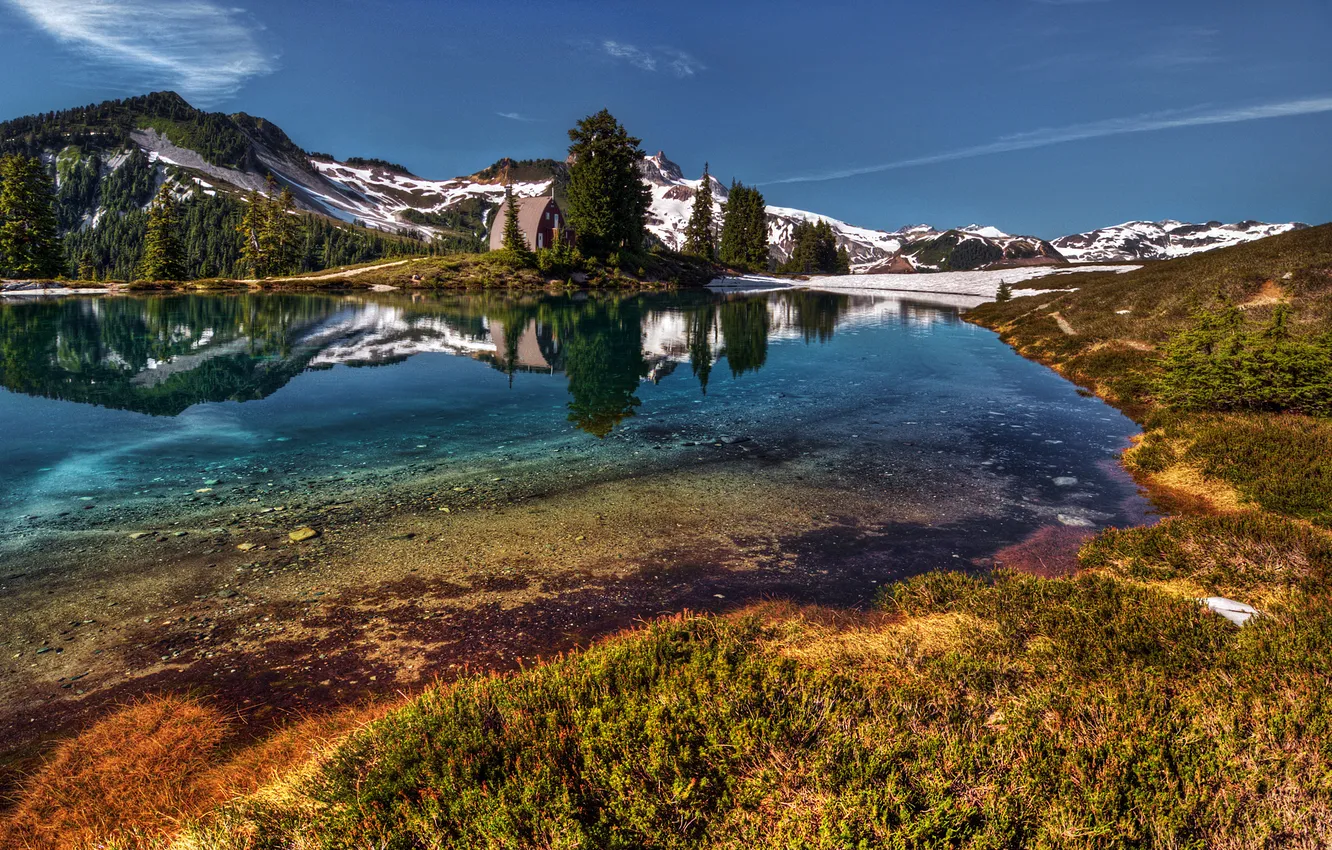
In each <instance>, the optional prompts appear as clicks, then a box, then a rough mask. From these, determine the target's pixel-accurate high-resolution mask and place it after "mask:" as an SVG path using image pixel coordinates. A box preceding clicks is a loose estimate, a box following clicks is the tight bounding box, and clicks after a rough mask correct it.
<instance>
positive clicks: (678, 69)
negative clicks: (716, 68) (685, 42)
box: [662, 48, 707, 77]
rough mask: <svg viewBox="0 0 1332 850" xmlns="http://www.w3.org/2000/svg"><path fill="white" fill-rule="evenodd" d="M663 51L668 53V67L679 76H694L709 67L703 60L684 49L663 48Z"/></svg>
mask: <svg viewBox="0 0 1332 850" xmlns="http://www.w3.org/2000/svg"><path fill="white" fill-rule="evenodd" d="M662 53H664V54H666V57H667V59H666V67H667V68H669V69H670V71H671V73H672V74H674V75H675V76H677V77H692V76H694V75H695V74H697V73H698V72H699V71H706V70H707V68H706V67H705V66H704V65H703V63H702V62H700V61H698V60H697V59H695V58H694V57H693V56H690V55H689V54H688V53H685V52H684V51H683V50H673V49H671V48H663V49H662Z"/></svg>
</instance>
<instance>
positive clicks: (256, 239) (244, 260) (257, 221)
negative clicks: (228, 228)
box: [236, 191, 269, 278]
mask: <svg viewBox="0 0 1332 850" xmlns="http://www.w3.org/2000/svg"><path fill="white" fill-rule="evenodd" d="M265 206H266V204H265V201H264V197H263V196H262V195H260V194H259V193H258V192H253V191H252V192H250V197H249V203H248V204H247V205H246V208H245V215H244V216H243V217H242V219H241V223H240V226H239V227H238V228H236V229H237V231H238V232H239V233H240V238H241V266H242V267H243V268H244V269H245V270H246V271H247V272H249V273H250V274H251V275H253V276H254V277H256V278H264V277H267V276H268V267H269V254H268V249H267V242H266V240H265V239H264V238H263V233H264V225H265V222H266V219H267V215H266V210H265Z"/></svg>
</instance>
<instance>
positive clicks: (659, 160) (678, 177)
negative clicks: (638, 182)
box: [640, 151, 685, 186]
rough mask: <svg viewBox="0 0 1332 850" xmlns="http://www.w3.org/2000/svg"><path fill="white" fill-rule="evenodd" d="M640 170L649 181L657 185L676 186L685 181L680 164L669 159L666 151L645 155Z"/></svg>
mask: <svg viewBox="0 0 1332 850" xmlns="http://www.w3.org/2000/svg"><path fill="white" fill-rule="evenodd" d="M640 170H641V171H642V173H643V177H644V178H646V179H647V181H648V182H649V183H652V184H654V185H657V186H674V185H677V184H679V183H683V182H684V179H685V178H684V172H683V171H682V170H681V169H680V166H678V165H676V164H675V163H674V162H671V161H670V160H669V159H667V158H666V153H665V151H657V153H656V154H655V155H653V156H648V157H644V158H643V161H642V164H641V166H640Z"/></svg>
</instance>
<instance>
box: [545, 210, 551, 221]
mask: <svg viewBox="0 0 1332 850" xmlns="http://www.w3.org/2000/svg"><path fill="white" fill-rule="evenodd" d="M546 221H550V212H549V211H547V212H546Z"/></svg>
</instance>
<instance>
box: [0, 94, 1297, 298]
mask: <svg viewBox="0 0 1332 850" xmlns="http://www.w3.org/2000/svg"><path fill="white" fill-rule="evenodd" d="M132 148H138V149H139V150H141V151H143V152H144V153H145V154H147V155H148V157H149V160H150V163H151V165H152V168H153V171H154V181H155V184H156V185H158V186H160V185H161V184H162V183H164V182H167V181H168V180H173V181H175V183H176V184H177V185H178V186H179V187H180V189H179V192H178V194H180V195H181V196H182V198H184V197H186V196H188V193H189V192H190V191H193V192H195V193H198V192H200V191H201V192H202V193H203V194H206V195H210V196H216V195H217V194H218V193H219V192H222V193H225V194H232V195H236V196H243V195H246V194H248V193H250V192H254V191H258V192H263V191H264V189H265V183H266V177H267V175H268V174H270V173H271V174H272V175H274V176H275V177H276V178H277V180H278V182H279V183H280V184H281V185H283V186H285V187H287V188H290V189H291V191H292V193H293V195H294V197H295V200H296V203H297V205H298V206H299V207H301V208H302V209H305V210H307V211H310V212H314V213H317V214H320V215H323V216H327V217H329V218H332V219H335V220H337V221H340V222H344V223H349V224H361V225H365V226H367V227H370V228H373V229H376V230H380V231H386V232H390V233H397V234H407V235H412V236H417V235H419V236H422V237H425V238H438V239H446V240H451V241H450V242H449V244H450V246H451V247H453V248H456V249H460V250H479V249H480V248H481V246H482V245H483V244H484V239H485V236H486V233H487V230H488V228H489V226H490V225H491V221H490V219H491V218H492V217H493V213H494V211H495V209H497V208H498V206H499V203H500V201H501V200H502V199H503V196H504V182H505V178H508V179H510V180H513V181H514V182H513V186H512V189H513V192H514V194H515V195H517V196H519V197H533V196H537V195H541V194H546V193H549V192H554V193H556V194H557V195H558V194H559V193H560V191H561V189H562V188H563V185H565V184H567V175H568V172H567V166H566V164H565V163H564V162H562V161H560V160H556V159H538V160H524V161H515V160H512V159H508V158H505V159H501V160H499V161H498V162H496V163H494V164H493V165H491V166H489V167H487V168H484V169H481V170H479V171H477V172H474V173H472V174H471V175H467V176H458V177H453V178H449V179H443V180H437V179H427V178H422V177H419V176H417V175H415V174H414V173H412V172H411V171H410V170H409V169H407V168H406V167H405V166H401V165H397V164H395V163H391V162H388V161H386V160H380V159H374V158H365V157H359V156H357V157H349V158H348V159H346V160H343V161H339V160H337V159H336V158H334V157H333V156H331V155H330V154H326V153H312V152H309V151H306V150H305V149H303V148H301V147H300V146H299V145H297V144H296V143H295V142H294V141H292V139H291V138H290V137H289V136H288V135H287V134H286V132H285V131H283V130H282V128H281V127H279V126H278V125H277V124H275V123H273V122H271V121H267V120H266V119H263V118H258V117H255V116H251V115H249V114H247V113H244V112H237V113H233V114H230V115H227V114H224V113H220V112H214V113H209V112H203V111H201V110H198V109H196V108H194V107H193V106H191V105H190V104H189V103H188V102H187V101H186V100H185V99H184V98H182V97H180V96H179V95H178V94H175V93H174V92H155V93H153V94H149V95H143V96H140V97H135V98H127V99H123V100H116V101H106V102H103V103H101V104H91V105H89V106H85V107H76V108H74V109H69V110H64V111H61V112H51V113H44V114H40V115H32V116H25V117H22V118H17V119H13V120H11V121H6V122H3V123H0V152H7V153H12V152H22V153H27V154H29V155H38V156H41V157H42V158H43V160H44V161H45V162H47V163H48V165H53V166H55V171H56V175H57V184H58V187H59V191H61V192H65V193H66V194H67V192H66V189H65V184H66V182H67V175H68V173H69V172H70V168H69V167H68V166H69V163H70V162H71V161H72V162H74V163H75V164H76V165H77V164H79V163H89V162H91V160H90V159H89V155H90V152H96V153H99V154H105V155H106V156H105V157H104V158H100V159H98V160H96V164H97V171H98V174H97V179H98V180H99V181H105V180H107V179H108V178H110V177H111V175H112V174H114V173H115V172H117V171H118V170H119V168H120V167H121V166H122V165H123V162H124V156H123V154H125V153H127V152H131V149H132ZM640 170H641V173H642V175H643V179H644V182H645V183H646V184H647V185H648V186H649V188H650V190H651V192H652V204H651V207H650V209H649V214H648V225H647V226H648V230H649V232H650V233H651V234H652V236H653V237H654V238H655V239H656V240H657V241H659V242H661V243H662V244H663V245H665V246H666V247H668V248H672V249H677V250H678V249H679V248H680V247H681V246H682V244H683V241H684V228H685V225H686V223H687V222H688V220H689V215H690V213H691V212H692V204H693V197H694V193H695V192H696V191H697V189H698V187H699V185H700V181H698V180H691V179H688V178H686V177H685V176H684V172H683V169H681V168H680V166H679V165H678V164H676V163H675V162H673V161H671V160H670V159H669V158H668V157H667V156H666V155H665V153H664V152H662V151H658V152H657V153H656V154H654V155H652V156H648V157H645V158H644V159H643V161H642V162H641V163H640ZM711 180H712V188H713V194H714V199H715V200H714V202H715V208H714V216H715V217H716V220H717V222H718V224H720V221H721V213H722V204H724V202H725V200H726V197H727V194H728V188H727V187H726V186H725V185H724V184H723V183H721V181H719V180H717V179H716V178H715V177H713V178H711ZM92 194H95V193H92ZM82 200H84V201H85V203H84V208H82V209H80V210H78V212H79V213H80V215H78V216H77V218H78V224H77V227H79V228H85V227H89V226H95V225H96V224H97V223H98V222H100V221H101V220H102V219H103V217H104V216H105V215H106V214H107V212H108V211H107V210H106V209H104V208H102V207H99V206H91V207H90V206H89V205H88V203H87V202H86V198H85V199H82ZM148 200H149V199H148V198H138V199H137V201H138V203H139V204H140V205H141V206H144V205H146V204H147V202H148ZM78 201H79V199H75V200H74V201H71V202H70V204H69V205H70V206H71V207H73V206H76V205H77V203H78ZM767 213H768V229H769V243H770V246H771V249H770V256H771V259H772V261H773V262H774V263H775V264H780V263H782V262H784V261H786V260H787V259H789V258H790V256H791V252H792V250H793V249H794V238H793V236H794V230H795V228H796V225H797V224H799V223H801V222H811V223H812V222H818V221H826V222H828V224H829V225H830V226H831V227H832V229H833V232H834V234H835V235H836V239H837V243H838V246H839V247H842V248H846V250H847V252H848V254H849V255H850V257H851V265H852V270H853V272H857V273H866V272H879V273H883V272H902V273H911V272H932V271H961V270H968V269H974V268H993V267H998V266H1004V265H1033V264H1043V265H1056V264H1063V263H1065V262H1069V261H1072V262H1097V263H1099V262H1135V261H1144V260H1154V259H1170V258H1173V257H1177V256H1185V255H1187V254H1189V253H1196V252H1198V251H1202V250H1209V249H1211V248H1214V247H1223V246H1226V245H1233V244H1238V243H1240V242H1246V241H1252V240H1254V239H1259V238H1264V237H1266V236H1270V235H1274V234H1277V233H1283V232H1287V231H1289V230H1296V229H1301V228H1303V227H1306V226H1307V225H1303V224H1301V223H1299V222H1291V223H1287V224H1265V223H1261V222H1253V221H1245V222H1240V223H1237V224H1233V225H1224V224H1221V223H1220V222H1208V223H1207V224H1202V225H1197V224H1187V223H1183V222H1177V221H1163V222H1126V223H1125V224H1122V225H1115V226H1113V227H1107V228H1100V229H1097V230H1093V231H1088V232H1086V233H1080V234H1070V235H1067V236H1061V237H1059V238H1058V239H1054V240H1045V239H1041V238H1039V237H1036V236H1029V235H1028V236H1023V235H1012V234H1009V233H1006V232H1005V231H1003V230H1000V229H999V228H996V227H993V226H987V225H980V224H970V225H967V226H965V227H959V228H950V229H945V230H937V229H935V228H934V227H932V226H930V225H920V224H917V225H910V226H906V227H902V228H900V229H898V230H894V231H889V230H880V229H873V228H866V227H860V226H857V225H854V224H850V223H847V222H844V221H840V220H838V219H835V218H832V217H831V216H825V215H820V214H818V213H815V212H810V211H807V210H799V209H794V208H788V207H779V206H772V205H769V206H768V208H767ZM74 218H75V216H74V215H73V214H72V213H71V214H70V215H68V216H67V217H66V223H67V225H68V226H75V225H74V224H73V219H74Z"/></svg>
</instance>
